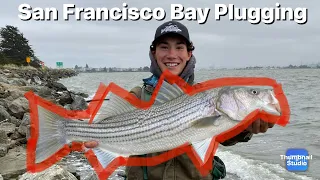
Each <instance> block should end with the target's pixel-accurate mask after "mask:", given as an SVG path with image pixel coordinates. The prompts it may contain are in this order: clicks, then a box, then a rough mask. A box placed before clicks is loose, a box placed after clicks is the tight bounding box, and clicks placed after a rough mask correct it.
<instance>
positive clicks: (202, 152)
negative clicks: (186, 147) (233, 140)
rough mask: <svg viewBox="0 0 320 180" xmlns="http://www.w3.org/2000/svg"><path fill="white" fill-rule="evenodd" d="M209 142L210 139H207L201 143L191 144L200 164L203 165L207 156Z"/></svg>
mask: <svg viewBox="0 0 320 180" xmlns="http://www.w3.org/2000/svg"><path fill="white" fill-rule="evenodd" d="M211 141H212V138H207V139H205V140H202V141H198V142H192V143H191V144H192V147H193V149H194V150H195V152H196V154H197V155H198V156H199V158H200V159H201V161H202V163H204V162H205V161H206V154H207V152H208V149H209V147H210V144H211Z"/></svg>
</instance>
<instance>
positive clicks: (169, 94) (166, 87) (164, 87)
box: [153, 81, 184, 105]
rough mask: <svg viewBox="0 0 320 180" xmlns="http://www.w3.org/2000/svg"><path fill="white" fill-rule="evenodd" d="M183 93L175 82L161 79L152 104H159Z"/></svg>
mask: <svg viewBox="0 0 320 180" xmlns="http://www.w3.org/2000/svg"><path fill="white" fill-rule="evenodd" d="M183 94H184V92H183V90H182V89H181V88H180V87H179V86H178V85H176V84H169V83H168V82H166V81H163V82H162V84H161V87H160V90H159V92H158V93H157V96H156V99H155V101H154V103H153V105H159V104H162V103H165V102H168V101H171V100H173V99H175V98H177V97H179V96H182V95H183Z"/></svg>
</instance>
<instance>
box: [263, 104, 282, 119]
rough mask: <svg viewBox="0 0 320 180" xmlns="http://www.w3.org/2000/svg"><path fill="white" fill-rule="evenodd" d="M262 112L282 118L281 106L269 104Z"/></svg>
mask: <svg viewBox="0 0 320 180" xmlns="http://www.w3.org/2000/svg"><path fill="white" fill-rule="evenodd" d="M262 110H264V111H266V112H267V113H269V114H272V115H276V116H280V115H281V108H280V105H279V104H271V103H269V104H267V105H266V106H264V107H263V108H262Z"/></svg>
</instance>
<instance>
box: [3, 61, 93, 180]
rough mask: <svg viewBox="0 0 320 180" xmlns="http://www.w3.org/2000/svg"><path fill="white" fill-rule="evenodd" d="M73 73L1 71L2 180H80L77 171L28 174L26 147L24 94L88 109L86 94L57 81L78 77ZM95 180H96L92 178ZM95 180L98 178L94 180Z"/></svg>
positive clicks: (57, 168) (62, 168) (57, 169)
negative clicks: (74, 90) (31, 94)
mask: <svg viewBox="0 0 320 180" xmlns="http://www.w3.org/2000/svg"><path fill="white" fill-rule="evenodd" d="M76 75H77V72H75V71H74V70H72V69H47V68H46V69H41V70H39V69H35V68H32V67H9V66H5V67H0V180H1V179H10V180H11V179H19V180H23V179H48V180H50V179H71V180H72V179H74V180H77V179H79V175H77V173H76V172H75V171H74V170H73V169H74V168H72V167H71V168H70V167H67V168H65V166H63V165H61V166H60V165H55V166H52V167H51V168H49V169H47V170H45V171H44V172H45V173H46V174H45V175H44V172H41V173H36V174H30V173H28V172H26V143H27V138H28V130H29V121H30V117H29V104H28V101H27V99H26V98H25V97H24V94H25V93H26V92H28V91H33V92H34V93H35V94H37V95H38V96H40V97H42V98H45V99H46V100H49V101H51V102H53V103H55V104H57V105H61V106H62V107H64V108H67V109H71V110H79V109H86V108H87V103H86V101H85V99H84V98H87V97H88V95H87V94H83V93H76V92H72V91H69V90H68V89H67V88H66V87H65V86H64V85H63V84H61V83H58V82H57V81H58V80H59V79H61V78H68V77H72V76H76ZM92 178H93V177H92ZM92 178H90V179H92ZM93 179H95V178H93Z"/></svg>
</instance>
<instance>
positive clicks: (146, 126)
mask: <svg viewBox="0 0 320 180" xmlns="http://www.w3.org/2000/svg"><path fill="white" fill-rule="evenodd" d="M110 97H111V98H110V99H111V100H110V101H107V102H105V103H104V104H103V105H102V106H101V108H100V109H99V112H98V115H97V116H96V117H95V118H94V121H93V123H92V124H88V121H86V120H85V121H80V120H70V119H64V118H62V117H60V116H59V115H57V114H56V113H54V112H51V111H49V110H46V109H44V108H42V107H40V106H39V107H38V112H39V139H38V142H37V148H36V162H42V161H44V160H45V159H47V158H48V157H49V156H50V155H52V154H54V153H55V152H57V151H58V150H59V149H61V148H62V147H63V146H64V145H65V144H68V143H70V142H72V141H80V142H84V141H91V140H95V141H98V142H99V146H98V147H97V148H94V149H93V151H94V153H95V155H96V156H97V158H98V160H99V162H100V163H101V164H102V165H103V167H106V166H108V164H109V163H110V162H111V161H112V160H114V159H115V158H116V157H119V156H123V157H129V156H131V155H141V154H149V153H153V152H162V151H167V150H171V149H173V148H176V147H178V146H180V145H183V144H185V143H189V144H191V145H192V146H193V148H194V149H195V151H196V153H197V154H198V155H199V157H200V158H201V160H203V161H205V159H204V158H205V154H206V152H207V150H208V148H209V146H210V143H211V140H212V138H213V137H214V136H215V135H218V134H220V133H222V132H224V131H226V130H228V129H230V128H232V127H234V126H235V125H237V124H238V123H239V122H240V121H242V120H243V119H244V118H245V117H246V116H247V115H248V114H249V113H251V112H252V111H254V110H256V109H261V110H265V111H266V112H269V113H271V114H274V115H280V112H279V102H278V101H277V99H276V98H275V96H274V94H273V92H272V91H271V90H267V89H262V90H259V89H252V88H249V87H223V88H215V89H210V90H207V91H202V92H199V93H197V94H194V95H192V96H189V95H187V94H184V92H183V91H182V90H181V89H180V88H179V87H178V86H175V85H170V84H169V83H165V82H164V83H163V85H162V87H161V89H160V91H159V92H158V94H157V97H156V100H155V102H154V104H153V105H152V106H151V107H150V108H148V109H139V108H137V107H134V106H133V105H132V104H130V103H129V102H127V101H126V100H124V99H122V98H120V97H119V96H117V95H115V94H111V96H110Z"/></svg>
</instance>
